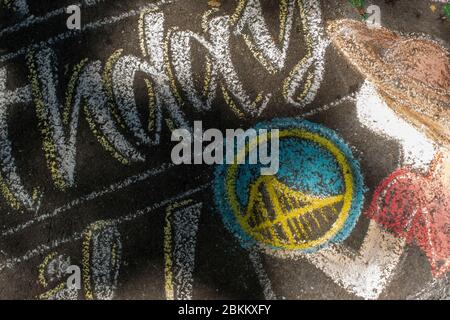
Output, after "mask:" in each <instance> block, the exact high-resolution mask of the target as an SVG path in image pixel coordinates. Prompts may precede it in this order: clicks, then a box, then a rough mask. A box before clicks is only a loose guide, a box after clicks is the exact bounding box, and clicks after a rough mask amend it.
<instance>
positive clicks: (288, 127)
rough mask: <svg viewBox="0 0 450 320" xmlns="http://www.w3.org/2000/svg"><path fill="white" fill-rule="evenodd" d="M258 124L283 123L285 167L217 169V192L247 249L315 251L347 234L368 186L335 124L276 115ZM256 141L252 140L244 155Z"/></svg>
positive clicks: (220, 206)
mask: <svg viewBox="0 0 450 320" xmlns="http://www.w3.org/2000/svg"><path fill="white" fill-rule="evenodd" d="M256 129H257V130H259V129H269V130H270V129H279V131H280V135H279V153H280V169H279V171H278V173H277V175H275V176H262V175H260V165H251V164H242V165H237V164H234V165H220V166H218V167H217V169H216V172H215V187H214V197H215V203H216V205H217V208H218V210H219V212H220V214H221V216H222V219H223V222H224V223H225V225H226V227H227V228H228V229H229V230H230V231H231V232H232V233H233V234H234V235H235V236H236V237H237V238H238V239H239V241H240V243H241V244H242V246H243V247H245V248H249V247H252V246H255V245H259V246H263V247H266V248H271V249H287V250H302V251H306V252H312V251H315V250H317V249H320V248H323V247H324V246H326V245H327V244H330V243H338V242H341V241H343V240H344V239H345V238H347V237H348V235H349V234H350V232H351V231H352V229H353V228H354V226H355V224H356V221H357V219H358V217H359V215H360V213H361V210H362V205H363V200H364V190H365V187H364V183H363V178H362V175H361V172H360V168H359V164H358V162H357V161H356V160H355V158H354V157H353V154H352V152H351V150H350V148H349V147H348V146H347V145H346V144H345V143H344V142H343V140H342V139H341V138H339V137H338V136H337V135H336V133H335V132H333V131H332V130H330V129H327V128H325V127H323V126H320V125H318V124H314V123H311V122H308V121H304V120H295V119H277V120H273V121H271V122H268V123H261V124H259V125H257V126H256ZM269 139H270V138H269ZM258 143H261V141H259V140H257V138H255V140H253V141H250V142H249V143H248V145H247V147H246V149H245V150H238V152H237V154H238V157H239V156H245V155H246V154H247V155H248V153H249V152H250V151H251V150H252V148H255V147H256V146H257V145H258Z"/></svg>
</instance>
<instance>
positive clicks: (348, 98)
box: [297, 92, 357, 119]
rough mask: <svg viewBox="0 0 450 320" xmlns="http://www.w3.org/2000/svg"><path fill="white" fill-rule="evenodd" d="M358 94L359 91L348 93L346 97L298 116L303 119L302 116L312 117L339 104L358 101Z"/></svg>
mask: <svg viewBox="0 0 450 320" xmlns="http://www.w3.org/2000/svg"><path fill="white" fill-rule="evenodd" d="M356 95H357V92H353V93H350V94H349V95H347V96H345V97H342V98H340V99H337V100H335V101H333V102H330V103H329V104H326V105H324V106H322V107H320V108H316V109H314V110H311V111H309V112H306V113H304V114H302V115H300V116H298V117H297V118H299V119H302V118H308V117H312V116H315V115H317V114H319V113H322V112H325V111H328V110H330V109H333V108H335V107H337V106H339V105H341V104H343V103H346V102H356Z"/></svg>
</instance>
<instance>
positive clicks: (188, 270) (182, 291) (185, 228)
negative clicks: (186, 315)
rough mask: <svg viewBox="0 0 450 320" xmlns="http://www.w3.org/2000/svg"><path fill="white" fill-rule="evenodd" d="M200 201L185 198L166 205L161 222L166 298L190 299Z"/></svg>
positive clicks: (200, 207)
mask: <svg viewBox="0 0 450 320" xmlns="http://www.w3.org/2000/svg"><path fill="white" fill-rule="evenodd" d="M201 209H202V203H195V202H194V201H193V200H185V201H182V202H178V203H175V204H173V205H170V206H169V207H168V208H167V213H166V219H165V226H164V260H165V291H166V299H167V300H191V299H192V294H193V282H194V278H193V272H194V267H195V253H196V245H197V233H198V224H199V219H200V213H201Z"/></svg>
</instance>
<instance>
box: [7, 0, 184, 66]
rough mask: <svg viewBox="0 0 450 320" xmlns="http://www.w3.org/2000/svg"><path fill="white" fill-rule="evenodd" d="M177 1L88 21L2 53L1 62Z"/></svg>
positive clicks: (162, 1) (153, 4)
mask: <svg viewBox="0 0 450 320" xmlns="http://www.w3.org/2000/svg"><path fill="white" fill-rule="evenodd" d="M175 1H177V0H161V1H159V2H157V3H152V4H148V5H144V6H140V7H138V8H137V9H133V10H130V11H127V12H125V13H122V14H120V15H117V16H111V17H108V18H104V19H100V20H97V21H95V22H91V23H88V24H86V25H84V26H83V27H82V29H81V30H79V31H67V32H63V33H60V34H59V35H57V36H55V37H51V38H49V39H47V40H44V41H40V42H37V43H34V44H31V45H29V46H26V47H22V48H20V49H19V50H17V51H15V52H12V53H8V54H5V55H2V56H0V63H4V62H7V61H9V60H12V59H15V58H17V57H19V56H22V55H25V54H27V53H28V52H30V51H32V50H34V49H39V48H41V47H43V46H48V45H55V44H57V43H58V42H60V41H63V40H67V39H70V38H72V37H76V36H78V35H80V34H82V33H83V32H85V31H91V30H96V29H98V28H101V27H104V26H107V25H110V24H115V23H118V22H120V21H122V20H125V19H128V18H130V17H135V16H138V15H139V14H140V13H141V12H142V11H144V10H152V9H157V8H159V7H160V6H163V5H167V4H171V3H174V2H175Z"/></svg>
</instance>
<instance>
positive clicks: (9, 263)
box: [0, 182, 212, 272]
mask: <svg viewBox="0 0 450 320" xmlns="http://www.w3.org/2000/svg"><path fill="white" fill-rule="evenodd" d="M211 184H212V183H211V182H209V183H205V184H203V185H201V186H199V187H197V188H194V189H190V190H188V191H186V192H184V193H182V194H179V195H177V196H174V197H172V198H169V199H166V200H163V201H161V202H158V203H156V204H153V205H151V206H149V207H146V208H145V209H142V210H138V211H136V212H134V213H131V214H128V215H126V216H123V217H121V218H117V219H114V220H111V223H112V224H113V225H116V226H119V225H121V224H123V223H125V222H130V221H133V220H135V219H137V218H140V217H142V216H144V215H146V214H149V213H151V212H153V211H155V210H158V209H160V208H163V207H165V206H167V205H169V204H171V203H174V202H177V201H180V200H181V199H184V198H186V197H190V196H192V195H194V194H196V193H198V192H200V191H203V190H205V189H207V188H209V187H210V186H211ZM82 238H83V232H75V233H73V234H72V235H71V236H70V237H66V238H60V239H57V240H54V241H52V242H51V243H50V244H41V245H39V246H37V247H36V248H34V249H32V250H29V251H28V252H27V253H25V254H24V255H23V256H21V257H15V258H10V259H7V260H6V261H5V262H4V263H2V264H0V272H1V271H3V270H4V269H5V268H8V269H12V268H14V267H15V266H17V265H18V264H21V263H23V262H26V261H28V260H30V259H32V258H34V257H36V256H38V255H41V254H44V253H46V252H48V251H50V250H54V249H56V248H58V247H59V246H61V245H63V244H66V243H71V242H75V241H78V240H81V239H82Z"/></svg>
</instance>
